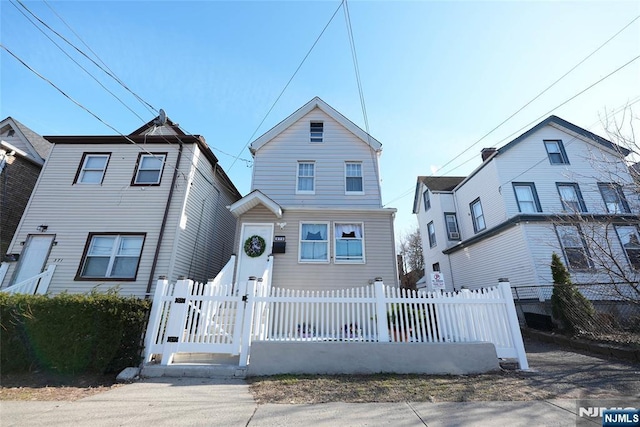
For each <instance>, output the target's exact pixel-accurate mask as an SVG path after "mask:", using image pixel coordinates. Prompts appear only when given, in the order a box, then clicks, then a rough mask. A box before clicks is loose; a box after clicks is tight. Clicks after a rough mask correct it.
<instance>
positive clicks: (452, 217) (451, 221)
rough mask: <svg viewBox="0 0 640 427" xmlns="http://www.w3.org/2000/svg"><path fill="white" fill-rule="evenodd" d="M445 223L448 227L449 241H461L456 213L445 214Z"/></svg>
mask: <svg viewBox="0 0 640 427" xmlns="http://www.w3.org/2000/svg"><path fill="white" fill-rule="evenodd" d="M444 222H445V224H446V226H447V236H448V237H449V240H460V229H459V228H458V219H457V218H456V214H455V213H445V214H444Z"/></svg>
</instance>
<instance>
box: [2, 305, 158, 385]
mask: <svg viewBox="0 0 640 427" xmlns="http://www.w3.org/2000/svg"><path fill="white" fill-rule="evenodd" d="M149 307H150V301H145V300H140V299H137V298H131V297H122V296H119V295H117V294H115V293H107V294H98V293H91V294H88V295H79V294H74V295H72V294H60V295H57V296H54V297H49V296H44V295H8V294H0V344H1V345H2V352H1V353H0V363H1V364H2V370H3V372H4V373H6V372H18V371H28V370H31V369H36V368H37V369H43V370H46V371H51V372H57V373H72V374H79V373H106V372H117V371H119V370H121V369H123V368H125V367H127V366H136V365H138V364H139V363H140V361H141V356H140V355H141V349H142V342H141V338H142V334H143V331H144V327H145V323H146V319H147V315H148V312H149Z"/></svg>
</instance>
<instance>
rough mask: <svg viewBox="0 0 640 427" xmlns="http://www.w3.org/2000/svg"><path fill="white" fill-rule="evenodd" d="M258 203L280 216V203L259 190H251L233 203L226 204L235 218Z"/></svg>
mask: <svg viewBox="0 0 640 427" xmlns="http://www.w3.org/2000/svg"><path fill="white" fill-rule="evenodd" d="M258 205H263V206H264V207H265V208H267V209H269V210H270V211H271V212H273V214H274V215H275V216H276V217H278V218H282V207H280V205H279V204H277V203H276V202H274V201H273V200H272V199H271V198H269V197H267V196H266V195H265V194H264V193H263V192H261V191H260V190H253V191H252V192H251V193H249V194H247V195H246V196H244V197H243V198H242V199H240V200H238V201H237V202H235V203H234V204H232V205H230V206H227V209H229V210H230V211H231V213H232V214H233V215H234V216H235V217H236V218H237V217H239V216H240V215H242V214H243V213H245V212H248V211H249V210H251V209H253V208H254V207H256V206H258Z"/></svg>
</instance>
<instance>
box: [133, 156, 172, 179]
mask: <svg viewBox="0 0 640 427" xmlns="http://www.w3.org/2000/svg"><path fill="white" fill-rule="evenodd" d="M168 155H169V153H168V152H164V153H138V160H137V161H136V167H135V169H134V171H133V177H132V178H131V186H132V187H157V186H159V185H160V184H161V183H162V175H163V174H164V166H165V164H166V162H167V157H168ZM144 157H163V159H162V166H161V167H160V170H159V171H158V182H153V183H149V182H142V183H141V182H137V179H138V173H139V172H140V165H141V164H142V159H143V158H144ZM145 170H147V169H145ZM148 170H152V169H148ZM153 170H155V169H153Z"/></svg>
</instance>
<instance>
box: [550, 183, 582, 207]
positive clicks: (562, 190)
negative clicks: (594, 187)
mask: <svg viewBox="0 0 640 427" xmlns="http://www.w3.org/2000/svg"><path fill="white" fill-rule="evenodd" d="M556 185H557V187H558V193H559V194H560V201H561V202H562V209H563V210H564V211H567V212H576V213H577V212H586V211H587V207H586V206H585V204H584V199H583V198H582V193H580V187H579V186H578V184H576V183H574V182H558V183H556Z"/></svg>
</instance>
